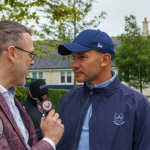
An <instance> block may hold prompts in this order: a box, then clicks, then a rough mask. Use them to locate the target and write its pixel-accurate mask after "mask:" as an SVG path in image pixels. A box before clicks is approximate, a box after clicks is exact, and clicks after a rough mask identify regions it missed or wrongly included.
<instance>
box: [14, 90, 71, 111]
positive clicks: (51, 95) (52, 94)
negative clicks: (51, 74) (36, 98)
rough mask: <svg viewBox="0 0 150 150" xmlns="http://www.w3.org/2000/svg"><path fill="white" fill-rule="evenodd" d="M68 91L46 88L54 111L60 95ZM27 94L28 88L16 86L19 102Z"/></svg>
mask: <svg viewBox="0 0 150 150" xmlns="http://www.w3.org/2000/svg"><path fill="white" fill-rule="evenodd" d="M68 91H69V90H65V89H50V88H49V89H48V94H47V97H48V98H49V99H50V100H51V101H52V103H53V105H54V108H55V110H56V111H57V109H58V105H59V102H60V100H61V96H62V95H63V94H65V93H66V92H68ZM27 96H28V88H26V87H16V97H17V99H18V100H19V101H20V102H21V103H23V102H24V101H26V98H27Z"/></svg>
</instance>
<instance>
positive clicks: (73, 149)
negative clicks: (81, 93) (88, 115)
mask: <svg viewBox="0 0 150 150" xmlns="http://www.w3.org/2000/svg"><path fill="white" fill-rule="evenodd" d="M88 101H89V97H88V98H87V101H86V103H85V105H84V108H83V110H82V112H81V115H80V119H79V124H78V128H77V132H76V136H75V142H74V144H73V148H72V150H75V145H76V141H77V136H78V132H79V127H80V123H81V117H82V115H83V112H84V109H85V107H86V106H87V104H88Z"/></svg>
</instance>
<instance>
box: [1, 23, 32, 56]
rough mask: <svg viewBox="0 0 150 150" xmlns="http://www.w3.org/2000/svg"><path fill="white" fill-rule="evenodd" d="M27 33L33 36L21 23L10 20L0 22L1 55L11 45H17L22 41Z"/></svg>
mask: <svg viewBox="0 0 150 150" xmlns="http://www.w3.org/2000/svg"><path fill="white" fill-rule="evenodd" d="M25 32H26V33H29V34H30V35H31V31H30V30H29V29H27V28H26V27H25V26H23V25H22V24H20V23H17V22H14V21H10V20H2V21H0V53H2V51H3V50H5V49H6V48H7V47H8V46H9V45H10V44H17V42H19V41H20V40H22V39H23V33H25Z"/></svg>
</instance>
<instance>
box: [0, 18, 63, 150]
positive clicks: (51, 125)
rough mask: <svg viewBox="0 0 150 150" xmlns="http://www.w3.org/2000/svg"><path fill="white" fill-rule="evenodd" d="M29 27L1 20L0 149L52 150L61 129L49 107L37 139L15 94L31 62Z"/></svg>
mask: <svg viewBox="0 0 150 150" xmlns="http://www.w3.org/2000/svg"><path fill="white" fill-rule="evenodd" d="M34 57H35V53H34V47H33V42H32V38H31V33H30V31H29V30H28V29H27V28H26V27H24V26H23V25H21V24H19V23H16V22H13V21H0V68H1V73H0V149H12V150H13V149H14V150H16V149H17V150H26V149H36V150H41V149H44V150H48V149H49V150H54V149H56V147H55V145H56V144H57V143H58V142H59V140H60V138H61V137H62V134H63V132H64V126H63V124H61V120H60V118H59V114H58V113H55V111H54V110H51V111H50V112H49V113H48V115H47V116H43V117H42V119H41V130H42V134H43V139H42V140H41V141H39V142H38V140H37V137H36V132H35V129H34V125H33V123H32V121H31V118H30V117H29V116H28V114H27V112H26V111H25V110H24V108H23V107H22V105H21V104H20V103H19V102H18V101H17V99H16V98H15V97H14V95H15V90H14V87H15V86H20V85H23V84H24V83H25V81H26V74H27V71H28V69H29V67H30V65H32V64H34V60H33V59H34Z"/></svg>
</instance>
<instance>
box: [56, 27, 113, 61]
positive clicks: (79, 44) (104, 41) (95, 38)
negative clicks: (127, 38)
mask: <svg viewBox="0 0 150 150" xmlns="http://www.w3.org/2000/svg"><path fill="white" fill-rule="evenodd" d="M88 50H97V51H100V52H101V53H109V54H110V55H111V56H112V58H113V56H114V54H115V51H114V44H113V42H112V40H111V38H110V37H109V35H108V34H106V33H105V32H102V31H100V30H99V29H98V30H93V29H86V30H83V31H82V32H80V33H79V35H78V36H77V37H76V38H75V39H74V40H73V42H72V43H68V44H62V45H59V46H58V52H59V54H60V55H69V54H71V52H84V51H88Z"/></svg>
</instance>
